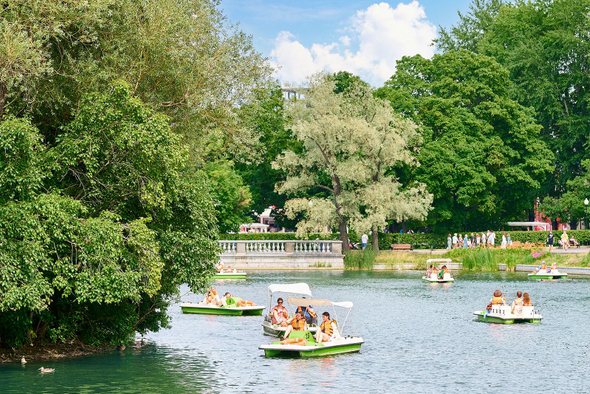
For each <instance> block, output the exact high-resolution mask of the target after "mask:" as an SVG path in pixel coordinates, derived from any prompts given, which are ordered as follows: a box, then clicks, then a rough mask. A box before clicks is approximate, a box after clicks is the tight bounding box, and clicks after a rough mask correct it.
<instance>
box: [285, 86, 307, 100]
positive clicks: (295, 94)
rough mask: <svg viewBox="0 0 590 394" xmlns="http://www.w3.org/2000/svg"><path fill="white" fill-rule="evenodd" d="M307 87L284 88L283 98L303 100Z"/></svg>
mask: <svg viewBox="0 0 590 394" xmlns="http://www.w3.org/2000/svg"><path fill="white" fill-rule="evenodd" d="M306 90H307V89H283V98H284V99H285V101H288V100H303V99H305V91H306Z"/></svg>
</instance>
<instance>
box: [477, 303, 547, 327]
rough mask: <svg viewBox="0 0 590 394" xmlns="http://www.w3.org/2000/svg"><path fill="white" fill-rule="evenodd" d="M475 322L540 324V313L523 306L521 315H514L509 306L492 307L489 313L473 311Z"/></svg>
mask: <svg viewBox="0 0 590 394" xmlns="http://www.w3.org/2000/svg"><path fill="white" fill-rule="evenodd" d="M473 314H474V315H475V316H477V321H481V322H485V323H497V324H516V323H536V324H539V323H541V319H543V316H541V313H540V312H539V310H535V307H533V306H523V307H522V314H514V313H512V312H511V307H510V306H509V305H492V309H491V311H489V312H487V311H485V310H484V311H475V312H473Z"/></svg>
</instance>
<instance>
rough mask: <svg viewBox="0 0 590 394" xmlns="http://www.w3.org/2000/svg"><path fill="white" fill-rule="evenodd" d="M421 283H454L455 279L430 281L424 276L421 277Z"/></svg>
mask: <svg viewBox="0 0 590 394" xmlns="http://www.w3.org/2000/svg"><path fill="white" fill-rule="evenodd" d="M422 281H423V282H425V283H452V282H454V281H455V279H453V278H450V279H431V278H427V277H425V276H423V277H422Z"/></svg>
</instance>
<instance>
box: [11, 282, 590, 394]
mask: <svg viewBox="0 0 590 394" xmlns="http://www.w3.org/2000/svg"><path fill="white" fill-rule="evenodd" d="M421 276H422V273H421V272H375V273H371V272H362V273H359V272H264V273H257V272H255V273H252V274H251V275H250V279H248V280H246V281H224V282H218V283H217V287H218V289H219V290H220V291H222V292H225V291H230V292H231V293H233V294H235V295H237V296H240V297H243V298H246V299H249V300H253V301H255V302H256V303H258V304H263V305H265V304H266V302H267V287H268V285H269V284H271V283H295V282H307V283H308V284H309V285H310V286H311V288H312V290H313V291H314V295H315V297H317V298H329V299H332V300H337V301H338V300H350V301H353V302H354V303H355V308H354V309H353V312H352V321H351V323H352V324H350V325H348V324H347V325H348V327H349V328H350V329H351V330H352V331H353V333H357V334H360V335H361V336H362V337H363V338H364V339H365V341H366V343H365V344H364V345H363V348H362V351H361V353H358V354H351V355H343V356H335V357H325V358H319V359H311V360H298V359H267V358H264V356H263V352H262V351H260V350H259V349H258V346H259V345H260V344H262V343H268V342H270V341H271V338H270V337H268V336H265V335H263V332H262V328H261V326H260V324H261V322H262V318H261V317H257V316H253V317H227V316H199V315H183V314H182V313H181V311H180V308H179V307H178V306H173V307H172V309H171V311H170V312H171V315H172V328H171V329H169V330H163V331H161V332H159V333H152V334H149V335H148V336H147V339H148V340H149V341H150V343H151V345H149V346H146V347H144V348H142V349H141V350H139V351H138V350H133V349H129V350H127V351H125V352H122V353H118V352H115V353H113V354H107V355H100V356H93V357H83V358H79V359H75V360H60V361H56V362H51V363H50V364H48V363H47V362H46V363H44V366H45V367H52V368H56V372H55V373H54V374H51V375H40V374H39V373H38V371H37V370H36V369H37V368H39V367H40V366H41V365H40V364H39V365H37V364H38V363H34V362H31V363H29V364H27V366H26V367H25V368H23V367H21V366H20V365H18V366H16V365H9V366H6V365H2V366H0V381H1V386H0V387H1V389H0V391H1V392H2V393H21V392H23V391H22V387H27V392H31V393H61V392H80V393H105V392H113V393H114V392H117V393H143V392H156V393H157V392H161V393H170V394H171V393H194V392H204V393H225V392H256V393H258V392H271V391H281V392H283V393H295V392H300V391H301V387H302V386H305V387H306V388H310V389H311V388H312V389H313V391H318V392H326V391H329V392H343V391H350V392H369V391H389V392H394V391H395V392H415V393H418V392H420V393H438V392H441V391H443V392H445V391H450V390H453V391H456V392H530V391H533V390H538V391H545V392H583V391H585V390H587V385H586V384H585V382H586V376H588V372H590V370H589V369H590V368H589V367H588V362H587V361H588V356H589V350H588V338H590V325H589V324H588V319H587V307H586V306H587V303H588V300H589V296H588V294H589V291H588V290H589V287H590V281H588V280H583V279H573V280H566V281H557V282H554V281H550V282H541V281H529V280H528V279H527V277H526V275H525V274H514V273H505V272H504V273H459V274H457V282H456V283H453V284H450V285H438V284H434V285H431V284H425V283H422V282H421V280H420V278H421ZM495 289H500V290H502V291H503V292H504V293H505V294H506V295H507V298H508V299H509V300H511V299H512V298H513V297H514V295H515V294H516V291H517V290H520V291H523V292H524V291H526V292H528V293H530V294H531V297H532V300H533V302H534V303H535V304H536V305H537V306H539V307H540V308H541V312H542V314H543V317H544V320H543V323H542V324H540V325H512V326H503V325H495V324H485V323H478V322H475V321H474V319H473V315H472V312H473V311H474V310H478V309H482V308H483V307H484V306H485V305H486V304H487V302H488V301H489V298H490V296H491V294H492V292H493V291H494V290H495ZM186 290H188V289H185V291H186ZM201 297H202V296H200V295H194V294H190V293H189V294H188V295H187V296H185V297H184V298H183V301H200V299H201ZM319 312H323V310H320V311H319ZM342 317H343V316H341V318H342Z"/></svg>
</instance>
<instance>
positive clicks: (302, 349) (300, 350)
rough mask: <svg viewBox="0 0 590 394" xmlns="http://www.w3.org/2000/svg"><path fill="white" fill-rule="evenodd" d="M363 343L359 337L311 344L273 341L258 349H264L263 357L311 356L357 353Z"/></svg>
mask: <svg viewBox="0 0 590 394" xmlns="http://www.w3.org/2000/svg"><path fill="white" fill-rule="evenodd" d="M363 343H364V341H363V339H362V338H360V337H351V338H341V339H335V340H333V341H332V342H326V343H320V344H316V343H313V344H312V345H306V346H298V345H281V344H280V342H274V343H273V344H271V345H262V346H260V349H263V350H264V355H265V357H296V358H311V357H325V356H334V355H337V354H346V353H357V352H359V351H360V350H361V346H362V344H363Z"/></svg>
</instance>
